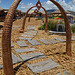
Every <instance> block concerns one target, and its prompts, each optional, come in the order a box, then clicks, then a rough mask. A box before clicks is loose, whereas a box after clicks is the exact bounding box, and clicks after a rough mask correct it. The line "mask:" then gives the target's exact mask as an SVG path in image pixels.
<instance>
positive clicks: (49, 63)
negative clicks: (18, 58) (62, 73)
mask: <svg viewBox="0 0 75 75" xmlns="http://www.w3.org/2000/svg"><path fill="white" fill-rule="evenodd" d="M27 66H28V67H29V68H30V69H31V70H32V71H33V72H35V73H39V72H43V71H46V70H50V69H53V68H55V67H58V66H59V64H57V63H56V62H54V61H53V60H51V59H48V60H45V61H42V62H38V63H34V64H27Z"/></svg>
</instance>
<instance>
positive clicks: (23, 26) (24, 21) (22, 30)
mask: <svg viewBox="0 0 75 75" xmlns="http://www.w3.org/2000/svg"><path fill="white" fill-rule="evenodd" d="M38 4H40V6H38ZM34 7H37V8H38V10H40V9H41V8H42V9H43V10H44V12H45V20H46V21H45V32H47V11H46V9H45V8H44V7H42V5H41V2H40V0H38V2H37V4H36V6H33V7H31V8H29V9H28V10H27V12H26V14H25V16H24V18H23V25H22V29H21V30H20V33H23V32H24V29H25V23H26V18H27V15H28V12H29V11H30V10H31V9H32V8H34Z"/></svg>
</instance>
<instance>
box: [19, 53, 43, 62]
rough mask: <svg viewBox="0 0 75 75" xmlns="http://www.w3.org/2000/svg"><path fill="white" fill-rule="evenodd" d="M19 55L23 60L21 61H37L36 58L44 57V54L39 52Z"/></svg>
mask: <svg viewBox="0 0 75 75" xmlns="http://www.w3.org/2000/svg"><path fill="white" fill-rule="evenodd" d="M19 55H20V57H21V58H22V59H23V61H27V60H34V59H37V58H38V57H40V58H41V56H44V54H43V53H41V52H35V53H28V54H24V55H21V54H19Z"/></svg>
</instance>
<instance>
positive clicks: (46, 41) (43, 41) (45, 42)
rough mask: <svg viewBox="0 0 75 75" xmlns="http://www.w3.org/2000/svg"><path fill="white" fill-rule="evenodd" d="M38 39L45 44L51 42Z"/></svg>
mask: <svg viewBox="0 0 75 75" xmlns="http://www.w3.org/2000/svg"><path fill="white" fill-rule="evenodd" d="M40 41H41V42H43V43H44V44H45V45H47V44H51V43H50V42H48V41H47V40H45V39H40Z"/></svg>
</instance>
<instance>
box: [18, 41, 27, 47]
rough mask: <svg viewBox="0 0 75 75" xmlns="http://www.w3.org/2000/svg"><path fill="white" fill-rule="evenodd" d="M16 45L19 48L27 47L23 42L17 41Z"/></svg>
mask: <svg viewBox="0 0 75 75" xmlns="http://www.w3.org/2000/svg"><path fill="white" fill-rule="evenodd" d="M17 44H18V45H19V46H20V47H27V46H28V45H27V44H26V43H25V41H17Z"/></svg>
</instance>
